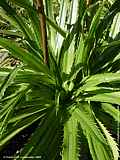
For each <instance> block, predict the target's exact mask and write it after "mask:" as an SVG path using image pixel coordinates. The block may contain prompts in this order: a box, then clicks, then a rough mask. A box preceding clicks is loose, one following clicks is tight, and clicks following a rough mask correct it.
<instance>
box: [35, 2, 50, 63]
mask: <svg viewBox="0 0 120 160" xmlns="http://www.w3.org/2000/svg"><path fill="white" fill-rule="evenodd" d="M37 8H38V14H39V19H40V29H41V37H42V48H43V54H44V63H45V64H48V42H47V30H46V17H45V13H44V5H43V0H37Z"/></svg>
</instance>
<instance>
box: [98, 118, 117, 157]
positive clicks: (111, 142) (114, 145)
mask: <svg viewBox="0 0 120 160" xmlns="http://www.w3.org/2000/svg"><path fill="white" fill-rule="evenodd" d="M96 120H97V122H98V124H99V126H100V127H101V129H102V131H103V132H104V134H105V136H106V138H107V141H108V143H109V145H110V148H111V150H112V153H113V157H114V160H118V158H119V152H118V150H119V149H118V147H117V143H116V142H115V141H114V139H113V138H112V136H111V135H110V133H109V132H108V131H107V129H106V128H105V127H104V125H103V124H102V123H101V122H100V121H99V120H98V119H96Z"/></svg>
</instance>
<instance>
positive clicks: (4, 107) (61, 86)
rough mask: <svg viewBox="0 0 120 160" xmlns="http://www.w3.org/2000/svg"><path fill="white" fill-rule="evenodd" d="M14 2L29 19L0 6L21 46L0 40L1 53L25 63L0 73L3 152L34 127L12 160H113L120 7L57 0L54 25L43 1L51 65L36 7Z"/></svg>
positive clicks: (119, 90) (119, 98)
mask: <svg viewBox="0 0 120 160" xmlns="http://www.w3.org/2000/svg"><path fill="white" fill-rule="evenodd" d="M9 1H10V0H9ZM11 2H12V3H15V4H17V5H18V6H20V7H22V8H24V9H25V10H26V13H27V14H28V17H29V18H27V19H26V18H25V17H22V16H19V15H18V14H17V12H16V10H15V9H14V8H13V7H11V6H10V5H9V4H8V1H6V0H3V1H0V6H1V8H2V10H1V12H0V14H1V15H2V16H3V17H4V18H6V19H7V20H9V22H10V23H11V24H12V25H13V26H14V27H15V28H16V30H17V31H18V32H19V33H20V35H21V41H18V42H16V41H15V40H10V39H9V38H3V37H2V36H0V46H2V47H4V48H5V49H7V50H8V51H9V52H10V53H11V55H12V56H14V57H16V58H18V59H20V60H21V62H22V63H21V64H20V65H19V66H17V67H15V68H14V69H11V68H1V69H0V133H1V135H0V149H1V150H2V149H3V148H4V147H5V146H6V145H7V144H8V143H9V142H10V141H11V139H12V138H14V137H15V136H16V135H17V134H18V133H20V132H21V131H23V130H24V129H26V128H28V127H29V126H31V125H32V124H33V125H34V123H35V122H37V123H38V126H37V127H36V129H35V131H34V132H33V133H32V134H31V136H30V138H29V139H28V141H27V143H26V144H25V145H24V146H23V148H21V150H20V151H19V154H18V153H17V154H16V158H17V159H25V157H39V159H42V160H43V159H45V160H55V159H62V160H79V159H84V155H85V154H86V157H87V159H93V160H111V159H114V160H118V157H119V154H118V146H117V133H118V132H119V123H120V118H119V116H120V112H119V109H118V106H119V105H120V65H119V64H120V63H119V62H120V36H119V31H118V30H117V32H116V29H115V28H116V26H117V25H119V24H118V23H117V21H118V19H119V16H118V14H119V12H120V3H119V0H116V1H114V2H113V1H107V2H106V1H99V2H98V1H94V3H92V1H91V4H90V5H86V1H84V0H77V1H73V0H71V1H69V0H61V1H59V2H60V10H59V17H58V22H57V23H56V22H55V20H54V12H53V9H52V8H53V7H52V3H51V1H49V0H46V1H44V7H45V15H44V17H45V20H46V23H47V26H46V27H47V37H46V39H45V40H46V41H47V42H48V45H47V48H48V54H49V58H48V64H44V48H43V47H42V43H43V39H42V38H41V37H42V36H41V33H42V30H41V29H40V23H39V21H40V19H39V14H38V12H37V10H36V7H35V5H34V3H33V1H32V0H29V1H28V0H24V1H23V0H16V1H14V0H11ZM116 15H117V18H116ZM114 18H115V19H116V20H115V19H114ZM113 26H114V27H113ZM113 33H114V36H112V35H113Z"/></svg>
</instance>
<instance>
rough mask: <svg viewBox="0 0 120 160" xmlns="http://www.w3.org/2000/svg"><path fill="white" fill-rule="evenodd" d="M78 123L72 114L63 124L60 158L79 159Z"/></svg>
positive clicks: (64, 159) (66, 159)
mask: <svg viewBox="0 0 120 160" xmlns="http://www.w3.org/2000/svg"><path fill="white" fill-rule="evenodd" d="M78 150H79V147H78V123H77V120H76V119H75V117H74V116H72V117H71V118H70V119H69V120H68V121H67V122H66V123H65V124H64V139H63V151H62V160H79V157H78V156H79V153H78Z"/></svg>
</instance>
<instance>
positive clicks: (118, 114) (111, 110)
mask: <svg viewBox="0 0 120 160" xmlns="http://www.w3.org/2000/svg"><path fill="white" fill-rule="evenodd" d="M101 107H102V109H103V110H104V112H106V113H108V114H109V115H111V116H112V117H113V118H114V119H115V120H116V121H117V122H118V123H120V111H119V110H118V109H116V108H115V107H114V106H112V105H111V104H108V103H102V104H101Z"/></svg>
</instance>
